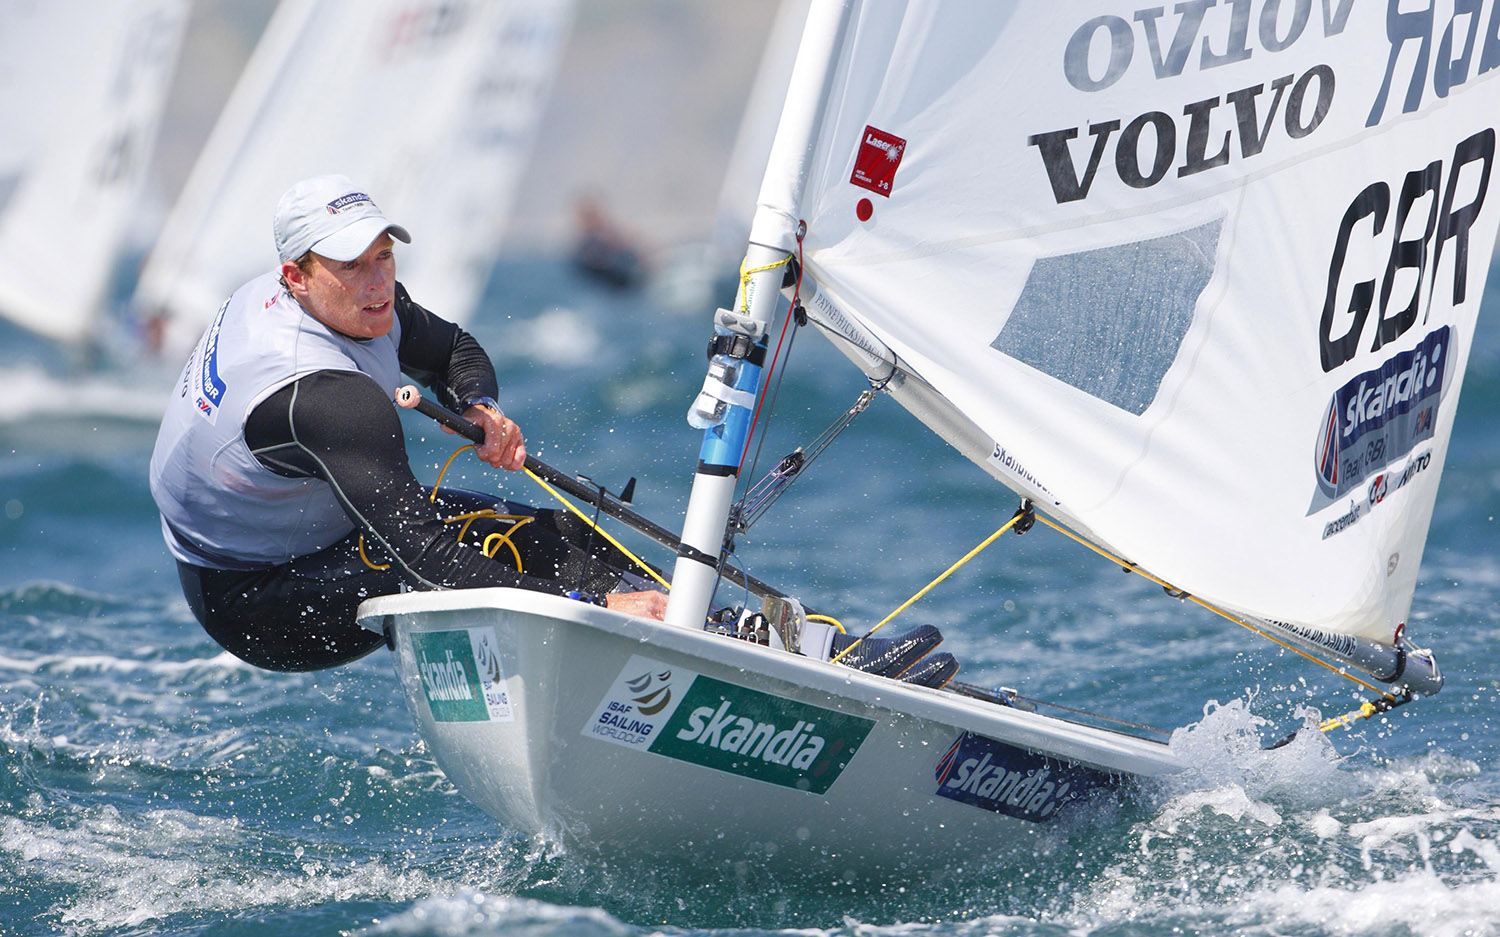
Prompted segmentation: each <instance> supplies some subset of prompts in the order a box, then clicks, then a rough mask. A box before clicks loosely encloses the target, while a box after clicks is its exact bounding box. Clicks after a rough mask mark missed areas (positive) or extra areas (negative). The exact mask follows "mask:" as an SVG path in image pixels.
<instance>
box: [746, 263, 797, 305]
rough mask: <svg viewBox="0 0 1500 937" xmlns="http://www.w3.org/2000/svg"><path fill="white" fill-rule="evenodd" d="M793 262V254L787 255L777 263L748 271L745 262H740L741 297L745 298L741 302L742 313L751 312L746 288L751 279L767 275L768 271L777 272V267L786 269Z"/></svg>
mask: <svg viewBox="0 0 1500 937" xmlns="http://www.w3.org/2000/svg"><path fill="white" fill-rule="evenodd" d="M791 262H792V255H791V254H787V255H786V256H785V257H783V258H781V259H780V260H778V261H776V262H775V263H769V264H766V265H765V266H764V267H756V268H754V269H753V270H746V269H745V262H744V261H743V260H741V261H740V295H741V296H742V297H744V298H743V299H742V300H741V301H740V312H749V311H750V297H749V296H748V295H746V287H748V286H749V285H750V278H751V277H753V276H755V275H756V274H757V273H765V272H766V271H767V270H775V269H776V268H777V267H785V266H786V265H787V264H789V263H791Z"/></svg>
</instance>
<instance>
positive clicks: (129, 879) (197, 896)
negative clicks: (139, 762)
mask: <svg viewBox="0 0 1500 937" xmlns="http://www.w3.org/2000/svg"><path fill="white" fill-rule="evenodd" d="M262 838H263V835H262V834H257V833H256V832H254V831H251V830H248V829H246V828H245V827H244V826H243V825H242V824H241V823H240V821H239V820H237V819H225V818H219V817H205V816H198V815H195V814H192V813H189V812H187V811H182V810H151V811H146V812H143V813H141V814H124V813H121V812H120V811H118V810H116V809H115V808H114V807H109V806H105V807H99V808H92V809H90V810H88V811H86V812H84V814H83V816H82V817H81V818H79V820H78V821H77V822H76V823H74V824H70V825H69V826H66V827H63V826H59V825H57V824H56V823H31V822H27V821H26V820H25V819H22V818H19V817H5V818H3V819H0V850H3V851H5V852H8V853H10V854H12V855H14V856H16V857H17V858H18V859H20V860H22V861H24V862H26V863H27V865H28V867H29V869H28V871H29V872H30V874H32V875H36V876H40V877H43V878H46V879H48V880H49V881H52V882H55V883H62V884H65V885H67V886H69V887H68V888H67V889H66V894H67V897H65V898H64V899H63V900H62V901H61V903H60V904H58V905H57V906H55V907H53V908H52V909H51V911H52V913H54V914H56V915H57V919H58V920H59V921H60V922H61V923H63V924H65V925H68V927H69V931H70V932H71V933H74V934H79V935H88V934H95V933H104V932H111V931H115V930H118V929H121V928H133V927H140V926H142V925H144V924H146V923H148V922H151V921H159V920H164V919H167V918H169V917H171V916H173V915H176V914H183V913H204V912H208V913H217V912H242V911H244V910H246V909H252V908H260V907H275V908H284V907H288V906H306V905H315V904H320V903H324V902H333V901H357V900H380V901H412V900H416V899H418V898H422V897H425V896H427V895H431V894H432V893H434V892H436V891H439V890H441V889H442V888H443V887H444V886H443V885H442V883H440V882H437V881H435V880H433V879H432V878H431V877H429V876H428V875H427V874H426V873H424V872H421V871H412V870H405V869H403V870H393V869H390V868H388V867H387V866H385V865H384V864H382V863H380V862H354V861H351V862H348V863H345V862H342V861H333V860H328V861H319V860H307V861H303V862H301V864H300V867H297V866H289V867H288V868H286V869H285V870H278V871H271V870H267V869H265V868H264V867H261V868H253V867H251V868H249V870H248V871H247V866H246V865H245V863H244V862H243V859H244V857H245V855H246V854H247V853H249V854H255V855H264V854H265V853H271V854H274V853H275V852H276V851H278V849H282V848H284V847H283V846H282V844H278V843H269V844H263V843H257V842H256V840H258V839H262ZM262 865H263V864H262Z"/></svg>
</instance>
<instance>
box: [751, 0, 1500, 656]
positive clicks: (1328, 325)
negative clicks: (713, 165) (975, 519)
mask: <svg viewBox="0 0 1500 937" xmlns="http://www.w3.org/2000/svg"><path fill="white" fill-rule="evenodd" d="M833 6H834V7H835V8H836V9H834V10H833V11H832V12H830V11H829V10H826V9H825V10H821V11H820V9H818V8H815V10H814V14H813V18H814V19H815V20H816V19H818V18H819V17H822V18H823V20H825V21H827V22H830V23H832V22H837V24H838V29H839V38H838V40H837V51H836V53H835V55H834V57H833V58H832V59H831V63H832V64H831V66H830V67H829V68H828V70H827V74H826V75H825V76H823V78H822V80H823V81H824V82H825V83H826V85H827V89H828V90H827V93H826V95H825V96H824V97H823V98H822V103H821V104H820V105H817V106H813V107H812V110H813V111H815V113H808V108H807V107H804V108H802V111H801V112H799V111H798V108H796V107H790V108H789V111H788V115H787V116H785V117H784V118H783V124H782V130H781V131H780V132H779V136H778V143H777V146H778V147H779V148H781V151H780V152H779V153H778V154H777V155H775V156H773V158H772V166H771V169H770V171H769V172H768V175H767V178H766V181H765V183H764V185H763V187H762V190H761V195H760V200H759V208H758V212H757V215H756V219H755V222H754V225H753V230H752V235H751V241H752V243H753V244H758V245H761V246H763V247H766V248H772V249H775V250H778V251H788V252H796V250H797V249H798V244H797V240H796V231H797V223H798V222H799V221H805V222H806V235H805V240H804V241H803V243H802V245H801V249H802V252H803V256H804V257H805V267H804V269H805V276H806V278H807V279H806V280H804V285H803V294H804V296H807V295H809V293H810V292H813V290H814V289H815V292H816V295H814V296H813V298H812V299H811V300H810V301H809V302H808V303H807V308H808V311H809V313H810V314H811V315H812V316H813V317H814V319H815V320H816V321H818V323H819V324H820V325H821V326H823V327H824V328H825V329H827V330H829V331H833V332H835V333H837V334H838V335H839V336H841V340H840V341H838V344H840V345H841V347H844V348H845V349H846V351H848V353H849V355H850V357H851V358H853V359H854V360H855V361H856V363H858V364H860V365H861V367H863V368H864V369H865V370H866V372H867V373H868V374H870V375H871V376H872V377H876V378H879V377H885V376H890V377H892V380H891V382H890V384H889V385H888V387H889V388H890V389H891V390H892V391H893V393H894V394H895V395H896V396H897V398H898V399H899V400H901V401H902V402H903V403H904V404H905V405H907V406H908V407H909V408H910V409H912V410H913V412H915V413H916V414H917V415H918V416H919V417H920V418H922V419H923V420H924V421H925V422H927V423H928V424H929V425H930V426H931V427H932V428H933V429H934V430H936V431H937V432H938V433H939V434H940V435H942V436H943V437H944V438H946V439H948V440H949V441H950V442H952V443H953V444H954V445H955V446H956V447H957V448H958V449H959V450H960V451H962V452H963V453H964V454H965V455H966V456H968V457H969V458H970V459H972V460H974V461H975V462H976V463H978V464H979V465H981V466H982V467H983V468H985V469H986V470H987V471H988V472H989V473H990V474H992V475H993V476H995V477H996V478H997V479H999V480H1000V481H1001V482H1003V483H1004V484H1006V485H1008V486H1009V487H1010V488H1012V489H1014V490H1015V491H1017V492H1018V493H1020V494H1022V495H1024V496H1025V497H1027V498H1031V499H1033V500H1034V501H1035V502H1036V503H1037V505H1038V507H1039V508H1041V509H1043V510H1045V511H1046V513H1048V514H1050V515H1051V516H1053V517H1055V518H1057V519H1059V520H1061V521H1062V522H1063V523H1065V524H1067V525H1068V526H1070V527H1073V528H1075V529H1076V530H1078V531H1080V532H1081V533H1083V534H1086V535H1087V536H1089V537H1091V538H1093V539H1095V540H1096V541H1098V542H1099V543H1101V544H1102V545H1104V546H1105V547H1107V548H1108V549H1110V550H1112V551H1114V552H1115V553H1116V554H1118V555H1119V556H1120V557H1122V558H1124V559H1126V560H1129V561H1131V562H1134V563H1136V564H1139V565H1140V566H1141V567H1143V568H1145V569H1149V570H1150V571H1151V572H1152V573H1153V574H1155V575H1156V576H1158V577H1161V578H1162V579H1164V580H1166V581H1168V582H1170V583H1173V584H1174V585H1176V586H1177V587H1179V588H1182V589H1185V590H1188V591H1190V592H1192V593H1193V594H1195V595H1197V596H1199V597H1201V598H1202V599H1204V600H1206V601H1209V602H1212V603H1214V604H1216V605H1219V606H1221V607H1224V608H1226V609H1229V610H1231V611H1234V612H1236V613H1239V614H1241V615H1244V616H1247V617H1252V618H1255V619H1261V620H1267V621H1274V622H1281V623H1287V624H1289V625H1291V626H1293V627H1294V628H1296V629H1301V630H1303V631H1306V630H1307V629H1313V630H1315V631H1317V632H1322V633H1323V634H1325V635H1333V636H1338V635H1345V636H1358V637H1360V638H1365V639H1370V640H1372V641H1375V642H1380V643H1385V644H1390V643H1392V642H1394V641H1396V640H1397V639H1398V637H1399V634H1400V631H1401V628H1402V627H1403V623H1404V622H1405V621H1406V620H1407V616H1408V613H1409V611H1410V607H1411V604H1412V596H1413V591H1414V589H1415V586H1416V582H1417V575H1418V568H1419V566H1420V561H1421V557H1422V551H1423V546H1424V543H1425V540H1426V533H1427V528H1428V524H1429V521H1430V519H1431V515H1432V509H1433V501H1434V497H1435V495H1436V491H1437V486H1438V479H1439V477H1440V475H1441V472H1442V467H1443V461H1444V456H1445V453H1446V451H1447V446H1448V439H1449V435H1450V431H1451V429H1452V425H1453V418H1454V412H1455V410H1456V407H1457V403H1458V394H1459V387H1460V385H1461V383H1462V380H1463V375H1464V368H1465V362H1466V359H1467V355H1468V351H1469V347H1470V345H1471V344H1472V336H1473V331H1474V325H1475V318H1476V314H1477V312H1478V309H1479V303H1480V297H1481V295H1482V294H1483V291H1484V281H1485V275H1486V272H1487V267H1488V260H1489V257H1490V255H1491V251H1492V249H1493V246H1494V241H1495V236H1496V228H1497V224H1500V198H1497V197H1494V196H1491V195H1490V194H1489V188H1490V186H1491V179H1492V176H1493V173H1492V169H1493V167H1494V161H1495V129H1494V125H1495V122H1496V115H1497V114H1500V80H1497V79H1500V68H1497V66H1500V34H1497V32H1496V29H1495V24H1496V22H1497V19H1496V18H1497V17H1500V3H1497V2H1495V0H1485V2H1483V3H1480V2H1473V3H1464V2H1460V3H1456V4H1454V3H1448V2H1444V0H1438V2H1436V3H1434V4H1431V5H1429V7H1428V8H1427V9H1425V10H1411V11H1408V10H1406V9H1405V8H1404V7H1403V5H1401V4H1400V3H1398V2H1397V0H1390V2H1388V3H1385V4H1379V3H1368V4H1366V3H1361V4H1357V5H1356V4H1355V3H1353V2H1352V0H1298V2H1283V3H1280V4H1265V5H1257V4H1248V3H1231V4H1218V5H1216V4H1214V3H1212V2H1190V3H1180V4H1175V5H1168V6H1167V7H1160V6H1158V7H1152V8H1142V9H1139V10H1131V9H1129V8H1121V7H1120V6H1119V4H1117V3H1103V2H1075V3H1066V4H1059V3H1055V2H1051V0H1023V2H1017V3H1005V4H974V3H963V2H922V3H900V2H895V0H880V2H869V3H859V2H849V3H843V4H834V5H833ZM818 41H822V40H818V39H813V40H812V44H816V42H818ZM808 45H809V41H806V40H805V42H804V51H806V49H807V46H808ZM802 68H803V62H802V61H801V60H800V59H799V63H798V69H802ZM809 75H810V72H809ZM804 80H805V81H814V79H813V78H810V77H807V76H804ZM796 81H797V79H796V77H795V76H794V85H795V84H796ZM805 88H806V85H804V90H805ZM789 122H791V123H800V125H801V126H804V127H805V126H811V127H812V128H813V131H814V132H813V136H812V138H811V141H812V142H811V143H808V144H805V145H803V148H802V149H800V150H796V151H795V152H789V145H787V144H784V142H783V141H784V138H785V139H792V138H794V137H795V134H791V133H788V126H789ZM790 148H791V149H795V147H790ZM814 284H815V286H814ZM893 365H894V366H895V369H894V370H893Z"/></svg>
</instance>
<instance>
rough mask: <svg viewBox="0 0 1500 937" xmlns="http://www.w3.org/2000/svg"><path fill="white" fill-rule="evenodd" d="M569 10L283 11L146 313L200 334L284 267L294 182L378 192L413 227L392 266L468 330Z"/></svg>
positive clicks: (476, 3)
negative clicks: (323, 178)
mask: <svg viewBox="0 0 1500 937" xmlns="http://www.w3.org/2000/svg"><path fill="white" fill-rule="evenodd" d="M570 18H571V2H570V0H526V2H520V0H515V2H503V3H502V2H480V0H469V2H454V0H282V3H281V4H280V5H279V6H278V7H277V9H276V12H275V13H274V14H273V16H272V19H271V22H270V24H269V25H268V26H267V28H266V33H265V35H264V37H263V38H262V39H261V41H260V43H259V44H258V45H257V47H256V49H255V52H254V53H253V54H252V56H251V58H250V61H249V63H248V64H247V66H246V69H245V72H244V74H243V76H242V77H241V79H240V81H239V83H238V84H237V85H236V87H235V90H234V92H233V93H232V94H231V96H230V99H229V102H228V103H227V105H226V106H225V109H224V113H223V114H222V115H221V117H220V120H219V121H218V123H217V124H216V125H215V127H214V130H213V132H212V134H211V135H210V137H209V140H208V143H207V144H206V145H205V147H204V151H203V153H202V155H201V156H200V158H199V160H198V162H197V164H196V165H195V166H194V169H193V171H192V173H191V175H190V177H189V179H188V182H187V184H186V186H185V187H184V189H183V193H182V195H181V197H180V198H179V200H178V202H177V204H176V205H175V206H174V208H173V210H172V213H171V214H170V216H169V217H168V219H167V223H166V226H165V229H164V230H163V232H162V235H161V238H160V241H159V242H158V244H157V246H156V249H155V250H154V251H153V252H152V255H151V257H150V259H149V261H148V263H147V266H146V269H145V270H144V271H143V273H142V277H141V283H140V286H139V289H138V292H137V297H136V305H137V308H138V309H139V310H140V312H141V313H142V314H143V315H148V316H150V315H160V316H163V317H164V318H165V320H166V323H167V332H168V339H167V345H168V346H169V347H175V346H178V345H184V344H186V343H190V342H191V341H193V340H195V339H196V337H197V334H198V332H199V331H201V330H202V328H203V326H204V324H205V323H206V322H207V321H208V319H209V318H210V316H211V315H212V313H213V311H214V309H216V308H217V307H218V305H219V304H220V303H221V302H223V300H224V298H225V297H227V296H228V295H229V293H230V292H231V291H233V290H234V289H235V288H237V287H238V286H239V285H240V284H242V283H243V282H245V281H246V280H248V279H250V278H251V277H253V276H255V275H256V274H258V273H261V272H264V271H265V270H268V269H271V268H272V267H274V266H275V264H276V260H277V258H276V252H275V248H274V246H273V240H272V237H271V216H272V212H273V211H274V209H275V206H276V201H277V199H278V198H279V197H280V196H281V193H282V192H284V191H285V190H286V189H287V187H289V186H290V185H291V184H292V183H294V182H296V181H297V180H298V179H301V178H304V177H307V176H312V175H318V174H322V173H329V172H339V173H343V174H345V175H348V176H350V177H352V178H354V179H355V180H357V181H359V182H360V183H361V184H362V185H364V186H366V187H367V188H369V190H370V192H371V193H372V194H373V195H374V196H375V197H376V200H377V201H378V202H379V203H380V207H381V209H382V210H383V211H384V212H385V213H386V215H387V216H389V217H391V218H395V219H398V220H399V221H400V222H401V224H402V225H403V226H404V227H406V229H407V230H408V231H410V232H411V234H412V240H413V243H412V244H411V245H410V246H409V247H408V246H406V245H401V248H400V250H399V251H398V254H397V265H398V266H397V269H398V272H399V275H400V278H401V280H402V281H403V282H404V283H406V284H407V285H408V286H409V287H410V288H411V291H412V294H413V296H414V297H415V298H416V299H417V300H418V302H421V303H422V304H423V305H425V306H428V307H429V308H431V309H432V310H433V311H434V312H437V313H439V314H440V315H444V316H446V317H448V318H452V319H457V320H460V321H462V320H465V319H466V318H467V317H468V316H469V315H470V313H471V312H472V311H473V308H474V306H475V304H476V303H477V302H478V299H479V296H480V292H481V291H482V289H483V287H484V282H485V278H486V276H487V274H488V271H489V269H490V265H491V262H492V260H493V258H494V256H495V253H496V251H497V250H498V246H499V242H500V238H501V234H502V232H503V228H504V225H505V221H506V218H507V216H508V215H509V209H510V204H511V201H512V199H513V197H514V194H515V186H516V184H517V182H518V180H519V177H520V175H521V172H522V170H523V169H524V165H525V160H526V159H527V157H528V155H529V152H530V149H531V143H532V139H533V137H534V132H535V127H536V123H537V119H538V117H539V115H540V112H541V109H542V106H543V104H544V103H545V101H546V100H547V97H548V93H549V91H550V88H551V83H552V78H553V75H554V73H555V71H556V67H557V64H558V60H559V57H560V55H561V51H562V46H563V40H564V38H565V36H566V33H567V29H568V25H569V21H570Z"/></svg>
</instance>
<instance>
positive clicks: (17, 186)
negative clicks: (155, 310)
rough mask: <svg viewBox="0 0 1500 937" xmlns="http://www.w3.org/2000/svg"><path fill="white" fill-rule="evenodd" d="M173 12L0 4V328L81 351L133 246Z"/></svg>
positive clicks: (155, 3) (152, 1)
mask: <svg viewBox="0 0 1500 937" xmlns="http://www.w3.org/2000/svg"><path fill="white" fill-rule="evenodd" d="M186 21H187V2H186V0H141V2H136V3H119V2H114V0H58V2H55V3H30V2H19V0H6V2H0V22H3V24H4V25H3V27H0V115H3V118H4V122H5V130H4V132H3V133H0V315H4V316H5V317H7V318H9V319H11V320H13V321H15V322H16V323H18V324H19V325H22V326H24V327H26V328H28V329H31V330H33V331H35V332H38V333H40V334H42V335H45V336H47V337H49V338H53V339H57V340H60V341H65V342H76V341H79V340H81V339H82V338H84V337H85V336H86V335H87V334H88V332H89V330H90V328H91V326H93V325H94V323H95V322H96V320H97V318H98V316H99V315H100V314H101V312H102V311H103V309H104V305H105V303H106V301H107V295H106V294H107V292H108V289H109V285H110V279H111V277H112V276H113V274H114V272H115V265H116V264H117V263H118V262H119V260H120V256H121V254H122V251H123V250H124V248H125V245H126V242H127V241H128V239H129V238H130V237H131V235H132V234H134V233H135V232H134V230H133V222H134V219H135V217H136V210H137V208H138V204H137V200H138V197H139V195H140V191H141V186H142V183H143V182H144V180H145V178H146V170H147V168H148V166H149V165H150V156H151V151H152V149H153V148H154V146H155V144H156V133H157V125H158V124H159V123H160V120H161V114H162V108H163V105H164V103H165V101H166V97H167V90H168V88H169V86H170V83H171V77H172V72H173V68H174V66H175V63H176V60H177V50H178V46H179V44H180V43H181V39H182V33H183V27H184V24H185V23H186Z"/></svg>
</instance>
